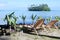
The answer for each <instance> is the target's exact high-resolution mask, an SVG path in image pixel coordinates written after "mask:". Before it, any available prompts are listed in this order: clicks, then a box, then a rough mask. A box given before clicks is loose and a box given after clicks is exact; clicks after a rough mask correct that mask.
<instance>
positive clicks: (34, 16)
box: [31, 14, 37, 23]
mask: <svg viewBox="0 0 60 40" xmlns="http://www.w3.org/2000/svg"><path fill="white" fill-rule="evenodd" d="M36 16H37V15H33V14H32V16H31V19H32V23H34V20H35V18H36Z"/></svg>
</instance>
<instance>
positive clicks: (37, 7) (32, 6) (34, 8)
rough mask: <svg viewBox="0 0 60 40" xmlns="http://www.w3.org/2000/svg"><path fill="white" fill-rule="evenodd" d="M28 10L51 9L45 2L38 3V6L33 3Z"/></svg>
mask: <svg viewBox="0 0 60 40" xmlns="http://www.w3.org/2000/svg"><path fill="white" fill-rule="evenodd" d="M28 10H29V11H50V10H51V9H50V8H49V6H48V5H47V4H40V5H38V6H35V5H34V4H33V5H31V7H29V8H28Z"/></svg>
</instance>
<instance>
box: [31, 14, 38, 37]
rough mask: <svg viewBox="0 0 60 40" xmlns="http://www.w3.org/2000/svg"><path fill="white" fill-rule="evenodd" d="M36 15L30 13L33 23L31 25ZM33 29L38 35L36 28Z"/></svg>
mask: <svg viewBox="0 0 60 40" xmlns="http://www.w3.org/2000/svg"><path fill="white" fill-rule="evenodd" d="M36 16H37V15H33V14H32V16H31V19H32V24H33V25H34V20H35V18H36ZM34 31H35V33H36V34H37V36H38V32H37V30H36V28H34Z"/></svg>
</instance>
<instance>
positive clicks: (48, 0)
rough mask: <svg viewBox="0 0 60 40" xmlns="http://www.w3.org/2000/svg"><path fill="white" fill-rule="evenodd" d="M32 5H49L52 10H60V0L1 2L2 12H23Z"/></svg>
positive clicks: (13, 0)
mask: <svg viewBox="0 0 60 40" xmlns="http://www.w3.org/2000/svg"><path fill="white" fill-rule="evenodd" d="M32 4H35V5H39V4H48V6H49V7H50V8H51V10H60V5H59V4H60V0H0V10H19V9H20V10H22V9H27V8H28V7H30V6H31V5H32Z"/></svg>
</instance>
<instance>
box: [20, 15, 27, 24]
mask: <svg viewBox="0 0 60 40" xmlns="http://www.w3.org/2000/svg"><path fill="white" fill-rule="evenodd" d="M20 17H21V19H22V20H23V24H25V19H26V16H24V15H22V16H20Z"/></svg>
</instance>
